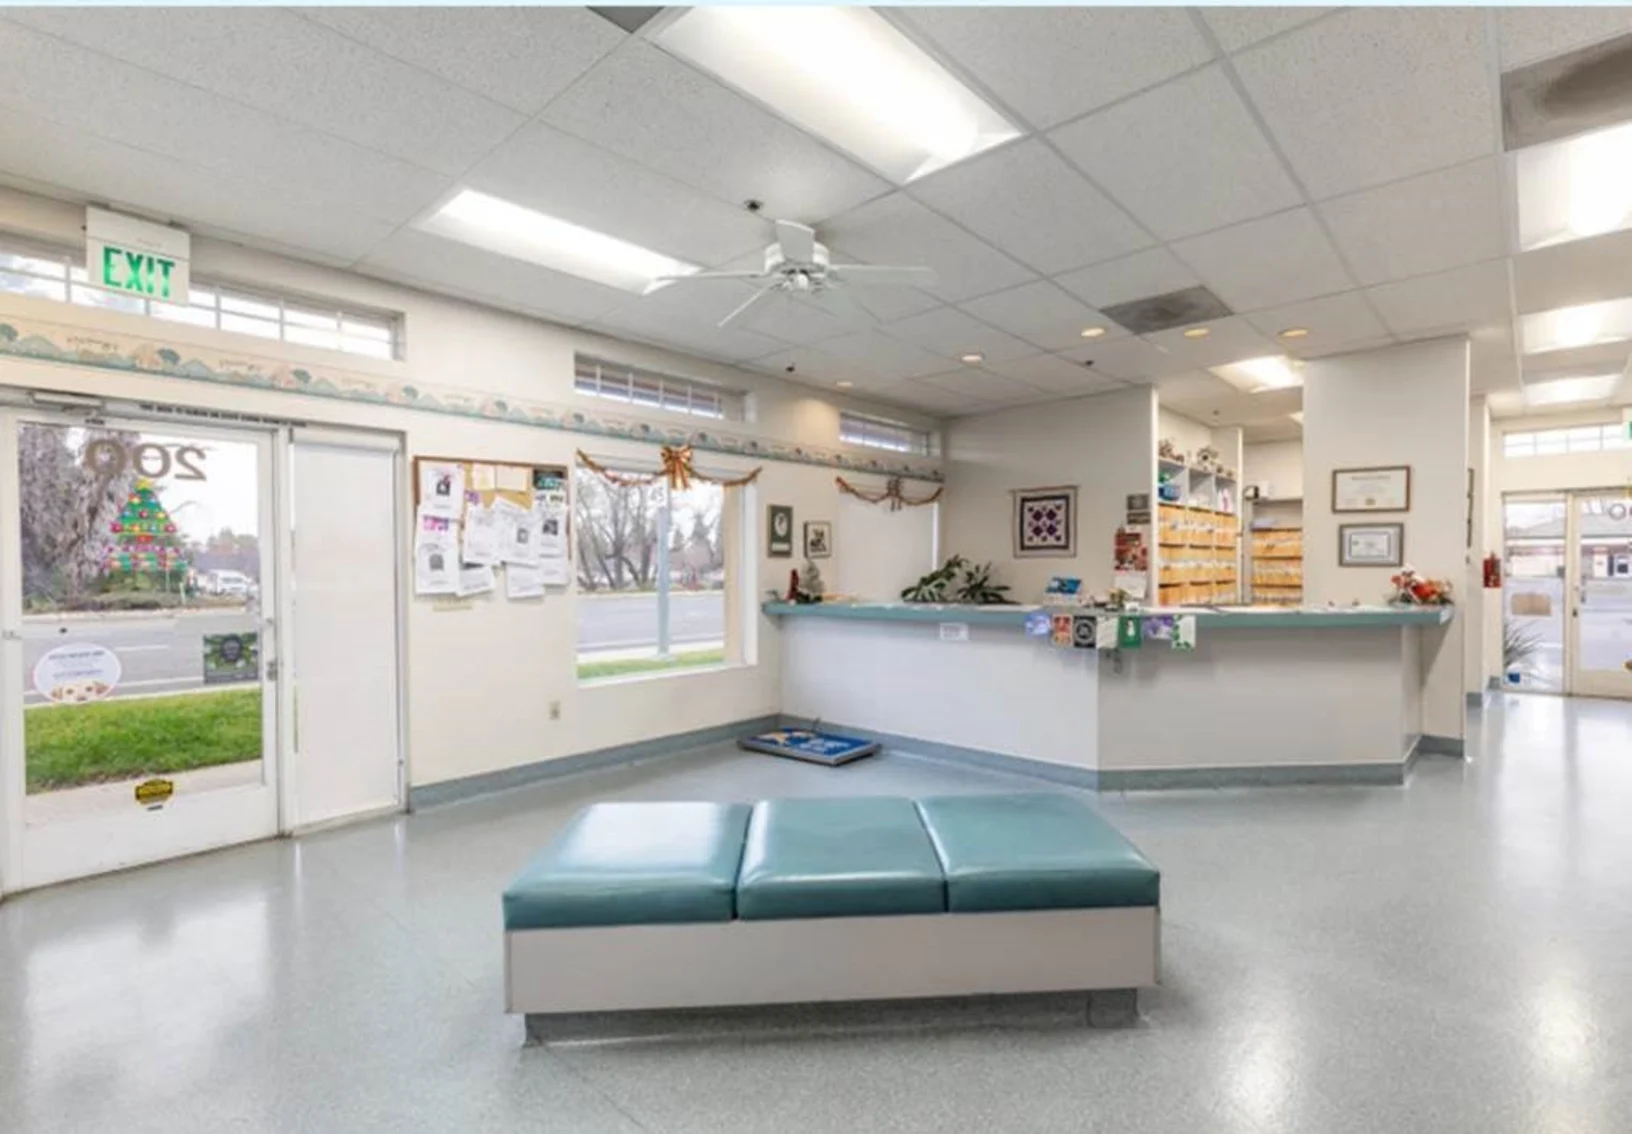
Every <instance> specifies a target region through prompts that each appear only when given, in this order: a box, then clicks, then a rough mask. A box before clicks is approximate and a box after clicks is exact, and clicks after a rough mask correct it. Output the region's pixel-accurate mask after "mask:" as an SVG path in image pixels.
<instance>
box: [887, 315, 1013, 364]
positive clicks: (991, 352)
mask: <svg viewBox="0 0 1632 1134" xmlns="http://www.w3.org/2000/svg"><path fill="white" fill-rule="evenodd" d="M879 330H881V331H883V332H884V333H885V334H886V335H889V336H890V337H892V338H897V339H901V340H902V341H903V342H909V343H912V344H913V345H914V346H920V347H923V348H924V349H925V350H927V351H930V352H932V353H934V354H938V355H940V356H941V357H942V358H950V359H959V358H962V357H963V356H964V355H965V354H971V353H972V354H980V355H983V356H984V357H985V359H986V360H987V361H988V362H995V361H997V360H999V359H1005V358H1023V357H1025V356H1026V355H1028V354H1035V353H1036V351H1037V348H1036V347H1034V346H1032V345H1031V344H1030V343H1027V342H1023V341H1021V340H1020V339H1017V338H1015V337H1014V336H1013V335H1009V334H1006V333H1004V332H1003V331H1000V330H998V329H997V328H996V327H992V326H988V325H987V324H985V323H982V322H981V321H980V320H979V319H976V318H974V317H973V316H970V315H965V314H964V313H963V312H962V311H959V310H958V309H956V308H954V307H937V308H936V309H935V310H933V311H925V312H924V313H923V314H922V315H914V316H912V317H911V318H910V319H902V320H900V321H899V322H895V323H886V324H884V325H883V326H882V327H880V328H879Z"/></svg>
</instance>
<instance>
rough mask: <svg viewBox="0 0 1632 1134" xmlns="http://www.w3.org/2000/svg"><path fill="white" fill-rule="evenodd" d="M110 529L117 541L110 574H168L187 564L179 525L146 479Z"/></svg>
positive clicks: (139, 483)
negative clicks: (118, 572)
mask: <svg viewBox="0 0 1632 1134" xmlns="http://www.w3.org/2000/svg"><path fill="white" fill-rule="evenodd" d="M110 527H111V529H112V531H113V539H114V546H113V547H112V548H111V549H109V551H108V561H107V567H108V570H110V571H129V572H131V573H132V574H135V573H137V572H142V571H157V572H161V573H167V572H170V571H174V570H179V569H181V568H183V567H185V566H186V565H187V560H186V557H185V555H183V553H182V546H181V537H180V536H179V535H177V534H176V522H175V521H174V520H172V519H171V518H170V513H169V512H167V511H165V508H164V505H163V504H161V503H159V494H158V493H157V492H156V491H154V489H153V482H152V481H150V480H148V479H146V478H145V477H144V478H142V479H139V480H137V482H136V486H135V488H133V489H132V490H131V493H130V495H129V496H127V497H126V498H125V506H124V509H123V510H122V511H121V512H120V513H119V518H118V519H117V520H115V521H114V522H113V523H112V524H111V525H110Z"/></svg>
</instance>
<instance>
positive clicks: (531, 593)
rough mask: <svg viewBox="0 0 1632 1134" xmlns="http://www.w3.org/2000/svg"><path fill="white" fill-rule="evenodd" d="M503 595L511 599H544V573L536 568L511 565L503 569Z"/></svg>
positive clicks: (520, 564)
mask: <svg viewBox="0 0 1632 1134" xmlns="http://www.w3.org/2000/svg"><path fill="white" fill-rule="evenodd" d="M504 593H505V595H506V597H508V598H513V599H533V598H543V597H544V572H543V570H542V568H539V567H537V566H529V565H527V564H522V563H511V564H510V565H509V566H507V567H506V568H505V569H504Z"/></svg>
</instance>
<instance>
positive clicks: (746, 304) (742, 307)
mask: <svg viewBox="0 0 1632 1134" xmlns="http://www.w3.org/2000/svg"><path fill="white" fill-rule="evenodd" d="M775 290H776V287H775V285H772V286H769V287H762V288H760V289H759V290H758V291H756V292H754V294H752V295H750V296H749V297H748V298H747V299H745V300H743V301H742V302H741V303H740V304H738V305H737V309H736V310H735V311H733V312H731V314H729V315H727V316H726V317H725V318H724V319H721V320H720V322H719V328H720V330H722V331H723V330H725V329H726V328H727V327H729V326H730V325H731V324H732V323H735V322H736V321H737V320H738V319H740V318H742V317H743V316H744V315H746V314H748V309H749V308H750V307H752V306H754V305H755V304H756V303H758V302H759V301H760V300H762V299H764V298H765V297H766V296H767V295H770V294H771V293H772V292H774V291H775Z"/></svg>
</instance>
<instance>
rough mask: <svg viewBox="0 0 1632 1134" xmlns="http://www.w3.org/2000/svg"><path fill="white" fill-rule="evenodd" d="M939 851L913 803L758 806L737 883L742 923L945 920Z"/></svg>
mask: <svg viewBox="0 0 1632 1134" xmlns="http://www.w3.org/2000/svg"><path fill="white" fill-rule="evenodd" d="M945 910H946V892H945V884H944V880H943V879H942V877H941V865H940V862H939V861H938V860H937V859H936V857H935V848H934V847H933V846H931V845H930V842H929V836H928V835H927V834H926V833H925V831H924V825H923V823H922V822H921V821H920V820H919V818H918V812H917V811H916V810H915V809H914V807H913V805H912V801H911V800H910V799H775V800H767V801H765V802H763V803H757V804H755V805H754V817H753V819H752V820H751V821H750V822H749V824H748V845H747V847H746V848H745V849H744V850H743V855H742V871H741V873H740V874H739V875H738V877H737V916H738V917H739V918H742V919H744V920H774V919H777V918H805V917H867V916H889V915H892V914H918V913H943V912H945Z"/></svg>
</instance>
